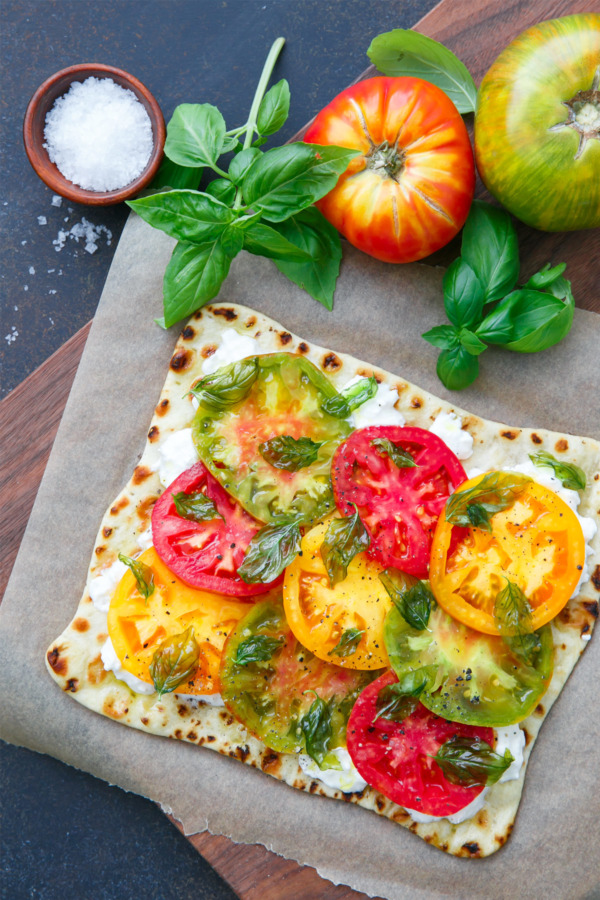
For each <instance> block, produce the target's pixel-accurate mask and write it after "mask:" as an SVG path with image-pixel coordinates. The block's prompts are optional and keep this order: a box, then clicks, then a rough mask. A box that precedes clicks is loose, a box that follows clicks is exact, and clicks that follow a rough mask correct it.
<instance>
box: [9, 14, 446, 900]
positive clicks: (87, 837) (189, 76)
mask: <svg viewBox="0 0 600 900" xmlns="http://www.w3.org/2000/svg"><path fill="white" fill-rule="evenodd" d="M434 5H435V3H434V0H94V2H92V0H37V2H33V0H30V2H24V0H3V2H2V4H1V6H0V18H1V22H0V24H1V28H0V51H1V58H2V66H3V72H2V91H1V92H0V116H1V122H2V137H1V141H0V154H1V155H0V171H1V172H2V179H1V184H0V222H1V224H2V234H3V244H2V247H3V251H4V252H3V257H4V259H3V263H4V264H3V267H2V271H1V272H0V287H1V292H0V397H3V396H5V395H6V394H8V393H9V392H10V391H11V390H13V389H14V388H15V387H16V386H17V385H18V384H19V383H20V382H21V381H23V380H24V379H25V378H26V377H27V375H29V374H30V373H31V372H33V371H34V369H36V368H37V367H38V366H39V365H40V364H41V363H42V362H43V361H44V360H45V359H46V358H47V357H49V356H50V355H51V354H52V353H54V351H56V350H57V349H58V348H59V347H60V346H61V345H62V344H63V343H64V342H65V341H66V340H67V339H68V338H69V337H71V336H72V335H73V334H75V333H76V332H77V331H78V330H79V329H80V328H81V327H82V326H83V325H85V323H86V322H88V321H89V320H90V319H91V318H92V316H93V315H94V312H95V309H96V306H97V303H98V300H99V298H100V294H101V292H102V287H103V285H104V281H105V278H106V275H107V273H108V269H109V267H110V263H111V259H112V255H113V253H114V250H115V247H116V244H117V242H118V238H119V235H120V233H121V230H122V228H123V225H124V223H125V219H126V217H127V208H126V207H124V206H116V207H110V208H107V209H94V208H86V207H83V206H77V205H75V204H72V203H71V202H69V201H66V200H63V202H62V206H61V207H53V206H52V205H51V200H52V192H51V191H50V190H49V189H48V188H47V187H46V186H45V185H44V184H43V183H42V182H41V181H39V180H38V179H37V177H36V175H35V173H34V172H33V170H32V169H31V167H30V165H29V162H28V160H27V157H26V156H25V153H24V151H23V146H22V138H21V129H22V121H23V115H24V113H25V109H26V106H27V103H28V101H29V99H30V97H31V95H32V94H33V92H34V91H35V90H36V88H37V87H38V85H39V84H40V83H41V82H42V81H44V80H45V79H46V78H48V77H49V76H50V75H52V74H53V73H54V72H56V71H57V70H59V69H62V68H64V67H65V66H69V65H73V64H74V63H80V62H101V63H108V64H112V65H116V66H118V67H119V68H122V69H125V70H127V71H129V72H131V73H132V74H134V75H136V76H137V77H138V78H139V79H140V80H141V81H142V82H144V84H146V85H147V87H148V88H149V89H150V90H151V91H152V92H153V94H154V95H155V97H156V99H157V100H158V102H159V104H160V105H161V107H162V110H163V113H164V116H165V119H166V120H167V121H168V119H169V117H170V115H171V113H172V112H173V109H174V108H175V106H177V104H178V103H184V102H185V103H194V102H198V103H207V102H208V103H213V104H215V105H217V106H218V107H219V108H220V109H221V111H222V112H223V114H224V116H225V119H226V121H227V123H228V126H229V127H233V126H235V125H239V124H242V123H243V122H244V121H245V120H246V116H247V113H248V110H249V107H250V104H251V101H252V97H253V95H254V89H255V86H256V83H257V81H258V78H259V76H260V72H261V70H262V65H263V62H264V59H265V57H266V54H267V52H268V50H269V48H270V46H271V44H272V42H273V40H274V39H275V38H276V37H279V36H284V37H285V38H286V39H287V44H286V47H285V49H284V51H283V54H282V56H281V57H280V61H279V63H278V65H277V67H276V69H275V73H274V79H275V80H278V79H279V78H287V79H288V81H289V83H290V87H291V93H292V104H291V113H290V118H289V119H288V122H287V123H286V125H285V126H284V128H283V129H282V131H281V132H280V133H279V135H278V136H277V139H276V143H282V142H284V141H285V140H288V139H289V138H290V137H291V136H292V135H293V134H294V133H295V132H296V131H297V130H298V129H299V128H300V127H301V126H302V125H303V124H304V123H305V122H306V121H308V120H309V119H310V118H311V117H312V116H313V115H315V113H317V112H318V111H319V109H320V108H321V107H322V106H325V105H326V104H327V103H328V102H329V100H331V99H332V97H333V96H335V94H337V93H338V92H339V91H340V90H342V89H343V88H344V87H346V86H347V85H348V84H349V83H350V82H351V81H353V80H354V79H355V78H356V77H357V76H358V75H359V74H360V73H361V72H362V71H363V70H364V69H365V68H366V66H367V65H368V59H367V56H366V49H367V47H368V45H369V43H370V41H371V39H372V38H373V37H375V36H376V35H377V34H379V33H380V32H382V31H388V30H390V29H392V28H409V27H410V26H411V25H413V24H414V23H415V22H417V21H418V19H420V18H421V16H423V15H424V14H425V13H426V12H427V11H428V10H429V9H431V8H432V7H433V6H434ZM273 143H274V142H273V140H271V144H273ZM38 216H45V217H46V219H47V224H46V225H39V224H38V222H37V218H38ZM66 217H68V221H67V222H65V221H64V219H65V218H66ZM83 217H85V218H86V219H88V221H90V222H92V223H94V224H95V225H104V226H106V227H107V228H109V229H110V230H111V231H112V244H111V246H110V247H109V246H107V244H106V240H105V236H104V235H103V236H102V238H101V239H100V242H99V246H98V250H97V252H96V253H95V254H93V255H90V254H88V253H86V252H85V251H84V249H83V244H82V243H81V242H80V243H79V244H76V243H75V242H74V241H72V240H69V242H68V243H67V244H66V246H65V247H64V248H63V249H62V251H61V252H56V250H55V249H54V246H53V244H52V241H53V240H55V239H56V237H57V234H58V231H59V229H60V228H63V229H65V230H66V229H69V228H71V227H72V226H73V225H74V224H75V223H76V222H80V221H81V219H82V218H83ZM30 269H32V270H35V271H34V272H31V271H30ZM51 269H52V270H54V271H49V270H51ZM157 312H158V311H157ZM6 335H10V336H11V338H10V340H8V339H7V337H6ZM117 896H119V897H123V898H129V897H134V896H144V897H147V898H157V900H171V898H173V900H175V898H176V900H187V898H195V900H209V898H210V900H213V898H214V900H225V898H232V897H234V896H235V895H234V894H233V893H232V891H231V890H230V889H229V888H228V887H227V886H226V885H225V884H224V883H223V882H222V881H221V880H220V879H219V877H218V876H217V875H216V874H215V873H214V872H213V870H212V869H211V868H210V867H209V866H208V865H207V864H206V863H205V862H204V860H203V859H202V857H200V855H199V854H198V853H197V852H196V851H195V850H194V849H193V848H192V847H191V846H190V845H189V844H188V842H187V841H186V840H185V839H184V838H183V837H182V836H181V835H180V834H179V832H177V830H176V829H175V828H173V826H172V825H171V824H170V823H169V822H168V820H167V819H166V818H165V817H164V815H163V814H162V813H161V812H160V810H159V809H158V808H157V807H156V806H155V805H154V804H153V803H151V802H149V801H147V800H144V799H142V798H140V797H136V796H134V795H131V794H126V793H124V792H123V791H121V790H120V789H118V788H114V787H110V786H108V785H106V784H104V783H103V782H101V781H98V780H97V779H95V778H92V777H91V776H89V775H86V774H84V773H82V772H78V771H76V770H74V769H70V768H68V767H66V766H64V765H63V764H62V763H59V762H57V761H56V760H53V759H50V758H48V757H44V756H39V755H37V754H34V753H31V752H29V751H26V750H21V749H16V748H14V747H9V746H7V745H5V744H0V897H2V898H3V900H4V898H6V900H20V898H40V900H54V898H59V897H60V898H66V900H70V898H77V900H88V898H89V900H104V898H107V900H110V898H113V897H117Z"/></svg>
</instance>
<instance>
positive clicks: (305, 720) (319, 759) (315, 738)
mask: <svg viewBox="0 0 600 900" xmlns="http://www.w3.org/2000/svg"><path fill="white" fill-rule="evenodd" d="M307 693H308V692H307ZM312 693H314V694H315V699H314V700H313V702H312V704H311V707H310V709H309V710H308V712H307V713H305V714H304V715H303V716H302V718H301V719H300V730H301V731H302V734H303V736H304V746H305V748H306V752H307V753H308V755H309V756H310V757H311V758H312V759H314V761H315V762H316V763H317V765H318V766H319V768H323V766H324V765H325V766H326V767H327V768H332V769H339V768H341V766H340V764H339V762H338V760H337V758H336V757H335V756H334V755H333V754H332V753H330V752H329V745H330V743H331V738H332V735H333V728H332V726H331V713H332V708H331V707H332V702H331V701H326V700H322V699H321V697H319V695H318V694H317V693H315V692H314V691H313V692H312Z"/></svg>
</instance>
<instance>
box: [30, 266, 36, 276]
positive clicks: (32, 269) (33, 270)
mask: <svg viewBox="0 0 600 900" xmlns="http://www.w3.org/2000/svg"><path fill="white" fill-rule="evenodd" d="M29 274H30V275H35V269H34V268H33V266H29Z"/></svg>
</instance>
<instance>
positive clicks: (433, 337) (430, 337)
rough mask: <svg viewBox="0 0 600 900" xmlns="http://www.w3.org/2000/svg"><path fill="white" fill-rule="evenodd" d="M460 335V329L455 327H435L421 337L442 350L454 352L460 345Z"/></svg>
mask: <svg viewBox="0 0 600 900" xmlns="http://www.w3.org/2000/svg"><path fill="white" fill-rule="evenodd" d="M459 334H460V332H459V330H458V328H455V327H454V325H435V326H434V327H433V328H430V329H429V331H426V332H424V334H422V335H421V337H422V338H425V340H426V341H428V342H429V343H430V344H432V345H433V346H434V347H439V348H440V349H441V350H454V349H455V348H456V347H458V346H459V344H460V339H459Z"/></svg>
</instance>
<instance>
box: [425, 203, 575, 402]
mask: <svg viewBox="0 0 600 900" xmlns="http://www.w3.org/2000/svg"><path fill="white" fill-rule="evenodd" d="M564 269H565V265H564V263H561V264H560V265H558V266H555V267H554V268H552V269H551V268H550V266H549V264H548V265H546V266H544V268H543V269H541V271H540V272H537V273H536V274H535V275H533V276H532V277H531V278H530V279H529V281H528V282H527V283H526V284H525V285H523V286H522V287H517V280H518V277H519V247H518V241H517V233H516V231H515V228H514V225H513V224H512V221H511V218H510V216H509V214H508V213H507V212H506V211H505V210H502V209H498V208H496V207H493V206H490V205H489V204H487V203H484V202H483V201H481V200H474V201H473V205H472V207H471V211H470V212H469V216H468V218H467V221H466V223H465V227H464V229H463V237H462V246H461V256H460V257H459V258H458V259H456V260H454V262H453V263H452V264H451V265H450V266H449V267H448V269H447V271H446V274H445V276H444V280H443V291H444V308H445V310H446V315H447V317H448V320H449V322H450V324H449V325H436V326H435V327H434V328H431V329H430V330H429V331H427V332H425V333H424V334H423V337H424V338H425V340H426V341H428V342H429V343H430V344H432V345H433V346H434V347H438V348H439V349H440V350H441V351H442V352H441V353H440V355H439V357H438V362H437V374H438V376H439V378H440V380H441V381H442V382H443V384H444V385H445V386H446V387H447V388H450V389H451V390H461V389H462V388H465V387H468V385H470V384H472V382H473V381H475V379H476V378H477V375H478V374H479V356H480V355H481V354H482V353H483V352H484V350H486V349H487V345H488V344H495V345H497V346H501V347H504V348H505V349H507V350H513V351H515V352H517V353H538V352H539V351H541V350H546V349H548V347H552V346H554V344H557V343H558V342H559V341H561V340H562V339H563V338H564V337H565V336H566V335H567V334H568V332H569V331H570V329H571V325H572V322H573V311H574V308H575V300H574V298H573V294H572V292H571V284H570V282H569V281H567V280H566V279H565V278H564V277H563V274H562V273H563V272H564Z"/></svg>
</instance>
